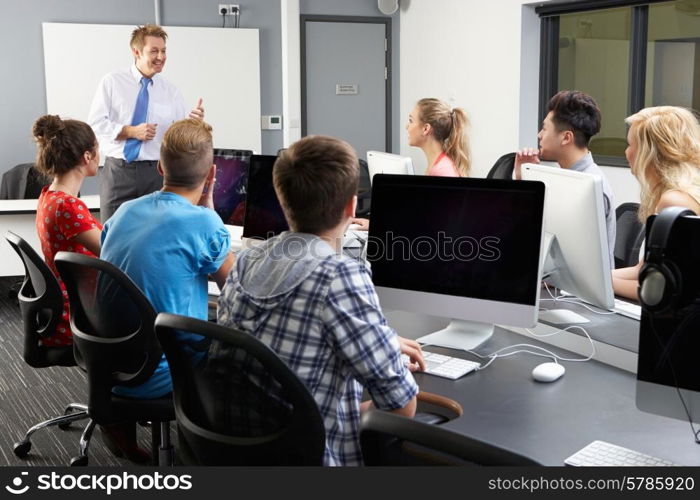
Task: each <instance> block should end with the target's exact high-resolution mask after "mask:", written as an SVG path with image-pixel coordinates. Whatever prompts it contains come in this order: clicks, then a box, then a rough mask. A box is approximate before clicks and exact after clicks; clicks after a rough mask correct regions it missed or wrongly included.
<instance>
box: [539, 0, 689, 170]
mask: <svg viewBox="0 0 700 500" xmlns="http://www.w3.org/2000/svg"><path fill="white" fill-rule="evenodd" d="M537 13H538V14H539V15H540V17H541V24H542V30H541V31H542V40H541V49H542V50H541V52H542V53H541V63H540V68H541V70H540V71H541V73H540V103H539V104H540V119H542V118H543V117H544V115H545V110H546V106H547V101H548V100H549V98H550V97H551V96H552V95H554V94H555V93H556V92H557V91H559V90H562V89H576V90H581V91H583V92H586V93H587V94H590V95H591V96H593V98H594V99H595V100H596V101H597V102H598V105H599V106H600V109H601V112H602V115H603V120H602V126H601V130H600V133H599V134H598V135H596V136H595V137H594V138H593V139H591V144H590V149H591V152H592V153H593V155H594V157H595V159H596V162H597V163H599V164H601V165H618V166H626V165H627V162H626V160H625V156H624V150H625V147H626V135H627V128H626V125H625V123H624V119H625V117H627V116H629V115H630V114H632V113H635V112H636V111H638V110H640V109H641V108H643V107H647V106H660V105H674V106H684V107H688V108H694V109H698V108H700V1H698V0H674V1H654V0H646V1H639V0H636V1H635V0H619V1H614V0H583V1H578V2H570V1H569V2H548V3H545V4H543V5H542V6H541V7H538V9H537Z"/></svg>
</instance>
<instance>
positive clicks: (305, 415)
mask: <svg viewBox="0 0 700 500" xmlns="http://www.w3.org/2000/svg"><path fill="white" fill-rule="evenodd" d="M155 329H156V334H157V335H158V339H159V340H160V343H161V345H162V346H163V350H164V351H165V354H166V357H167V358H168V364H169V365H170V372H171V375H172V378H173V398H174V400H175V414H176V416H177V427H178V437H179V439H178V442H179V445H178V458H179V459H180V460H181V461H182V462H183V463H185V464H188V465H227V466H228V465H322V463H323V452H324V449H325V428H324V426H323V420H322V418H321V415H320V413H319V410H318V407H317V406H316V402H315V400H314V398H313V397H312V396H311V394H310V393H309V391H308V389H307V388H306V386H305V385H304V384H303V383H302V382H301V381H300V380H299V378H298V377H297V376H296V375H295V374H294V372H292V371H291V370H290V369H289V367H287V365H286V364H285V363H284V362H283V361H282V360H281V359H280V358H279V357H278V356H277V355H276V354H275V353H274V352H273V351H272V350H271V349H270V348H269V347H267V346H266V345H265V344H263V343H262V342H260V341H259V340H258V339H257V338H255V337H253V336H252V335H249V334H247V333H243V332H240V331H236V330H233V329H230V328H226V327H223V326H221V325H216V324H213V323H210V322H206V321H201V320H198V319H194V318H187V317H185V316H177V315H174V314H165V313H161V314H159V315H158V318H156V327H155ZM183 331H184V332H189V333H194V334H198V335H201V336H203V337H204V340H203V341H202V343H201V345H200V347H199V349H193V348H192V347H190V346H188V345H187V344H185V343H183V342H178V339H177V335H178V332H183ZM193 357H194V358H195V359H197V361H195V362H193Z"/></svg>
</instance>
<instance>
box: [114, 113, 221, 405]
mask: <svg viewBox="0 0 700 500" xmlns="http://www.w3.org/2000/svg"><path fill="white" fill-rule="evenodd" d="M158 171H159V172H160V174H161V175H162V176H163V188H162V189H161V190H160V191H156V192H155V193H151V194H148V195H145V196H142V197H141V198H137V199H135V200H131V201H128V202H126V203H124V204H123V205H122V206H121V207H119V209H118V210H117V211H116V212H115V214H114V215H113V216H112V217H111V218H110V219H109V221H107V223H106V224H105V226H104V230H103V232H102V251H101V258H102V259H104V260H106V261H108V262H111V263H112V264H114V265H115V266H117V267H118V268H120V269H121V270H122V271H124V272H125V273H126V274H127V275H128V276H129V277H130V278H131V279H132V280H133V281H134V283H136V285H137V286H138V287H139V288H140V289H141V290H142V291H143V293H144V294H145V295H146V297H148V299H149V300H150V301H151V304H152V305H153V307H154V308H155V310H156V311H157V312H168V313H173V314H182V315H185V316H191V317H194V318H199V319H203V320H206V319H207V276H208V275H212V276H213V278H214V280H215V281H216V282H217V284H218V285H219V287H223V284H224V282H225V280H226V276H227V274H228V272H229V270H230V269H231V265H232V263H233V254H231V252H230V235H229V232H228V230H227V229H226V227H225V226H224V224H223V222H222V221H221V218H220V217H219V216H218V215H217V214H216V212H215V211H214V204H213V199H212V192H213V184H214V177H215V175H216V166H215V165H214V164H213V148H212V135H211V127H210V126H209V125H208V124H206V123H204V122H202V121H200V120H194V119H186V120H181V121H178V122H176V123H174V124H173V125H172V126H171V127H170V128H169V129H168V131H167V132H166V134H165V136H164V137H163V142H162V145H161V149H160V162H159V164H158ZM200 339H201V337H200V336H196V335H185V334H182V335H181V337H180V340H181V341H182V342H197V341H198V340H200ZM171 391H172V382H171V379H170V371H169V368H168V363H167V361H166V360H165V356H164V357H163V359H162V360H161V362H160V365H159V366H158V368H156V370H155V372H154V373H153V376H152V377H151V378H150V379H149V380H148V381H147V382H145V383H144V384H142V385H140V386H138V387H115V388H114V393H115V394H119V395H120V396H126V397H132V398H139V399H152V398H159V397H163V396H165V395H167V394H169V393H170V392H171Z"/></svg>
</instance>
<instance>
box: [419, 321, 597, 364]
mask: <svg viewBox="0 0 700 500" xmlns="http://www.w3.org/2000/svg"><path fill="white" fill-rule="evenodd" d="M573 328H577V329H579V330H581V331H582V332H583V333H584V334H585V335H586V337H587V338H588V340H589V341H590V343H591V354H590V355H589V356H588V357H586V358H565V357H563V356H559V355H558V354H555V353H553V352H552V351H550V350H548V349H545V348H544V347H541V346H537V345H532V344H514V345H509V346H506V347H502V348H500V349H497V350H496V351H494V352H491V353H489V354H480V353H478V352H476V351H473V350H469V349H461V350H463V351H465V352H468V353H469V354H473V355H474V356H476V357H477V358H479V359H489V361H488V362H487V363H486V364H485V365H483V366H480V367H479V368H477V370H483V369H484V368H487V367H488V366H489V365H490V364H491V363H493V362H494V361H496V359H498V358H507V357H508V356H513V355H515V354H523V353H525V354H532V355H534V356H541V357H543V358H551V359H553V360H554V362H555V363H558V362H559V361H572V362H583V361H590V360H591V359H593V358H594V357H595V354H596V350H595V343H594V342H593V339H592V338H591V336H590V335H589V334H588V332H587V331H586V329H585V328H582V327H580V326H567V327H566V328H563V329H561V330H558V331H556V332H554V333H547V334H543V335H541V334H536V333H535V332H533V331H532V330H530V329H528V328H525V331H526V332H527V333H529V334H530V335H532V336H533V337H551V336H552V335H557V334H559V333H561V332H563V331H568V330H569V329H573ZM430 345H434V344H421V347H428V346H430ZM437 347H440V346H437ZM516 347H518V348H519V347H528V348H532V349H537V350H538V351H539V352H533V351H530V350H528V349H517V350H515V351H512V352H506V353H502V352H503V351H506V350H508V349H514V348H516Z"/></svg>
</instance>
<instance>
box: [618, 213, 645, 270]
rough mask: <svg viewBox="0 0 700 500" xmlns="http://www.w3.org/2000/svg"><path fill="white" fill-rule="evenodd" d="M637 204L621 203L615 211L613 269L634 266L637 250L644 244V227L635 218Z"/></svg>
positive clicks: (637, 254)
mask: <svg viewBox="0 0 700 500" xmlns="http://www.w3.org/2000/svg"><path fill="white" fill-rule="evenodd" d="M638 211H639V203H631V202H630V203H622V204H621V205H620V206H618V207H617V209H615V217H616V219H617V233H616V235H615V250H614V257H615V269H618V268H620V267H630V266H636V265H637V263H638V262H639V249H640V248H641V247H642V243H643V242H644V225H643V224H642V223H641V222H640V220H639V218H638V217H637V212H638Z"/></svg>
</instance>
